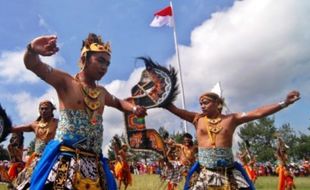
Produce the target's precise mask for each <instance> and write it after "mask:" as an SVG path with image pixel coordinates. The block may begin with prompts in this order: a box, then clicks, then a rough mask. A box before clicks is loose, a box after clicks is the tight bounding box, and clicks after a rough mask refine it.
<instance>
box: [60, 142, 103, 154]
mask: <svg viewBox="0 0 310 190" xmlns="http://www.w3.org/2000/svg"><path fill="white" fill-rule="evenodd" d="M60 151H61V152H71V153H75V154H77V155H79V154H80V155H83V156H90V157H97V154H95V153H92V152H87V151H84V150H80V149H77V148H76V149H74V148H71V147H68V146H64V145H61V146H60Z"/></svg>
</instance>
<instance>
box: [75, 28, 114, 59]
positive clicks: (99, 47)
mask: <svg viewBox="0 0 310 190" xmlns="http://www.w3.org/2000/svg"><path fill="white" fill-rule="evenodd" d="M89 51H92V52H106V53H108V54H109V55H111V53H112V50H111V46H110V43H109V42H106V43H104V42H103V41H102V38H101V36H97V35H96V34H92V33H90V34H89V35H88V38H87V39H86V40H85V41H83V47H82V51H81V56H85V55H86V52H89Z"/></svg>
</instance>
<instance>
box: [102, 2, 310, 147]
mask: <svg viewBox="0 0 310 190" xmlns="http://www.w3.org/2000/svg"><path fill="white" fill-rule="evenodd" d="M308 10H310V1H306V0H304V1H291V0H281V1H274V0H260V1H258V0H247V1H242V2H236V3H235V4H234V6H233V7H232V8H230V9H229V10H226V11H224V12H217V13H214V14H213V15H212V17H211V19H209V20H207V21H205V22H204V23H202V24H201V25H200V26H198V27H197V28H195V29H194V30H193V32H192V34H191V45H190V47H186V46H180V57H181V64H182V71H183V79H184V86H185V96H186V102H187V107H188V108H194V109H196V110H197V111H198V109H199V107H198V106H199V105H198V97H199V95H200V94H202V93H203V92H205V91H209V90H211V88H212V87H213V85H214V84H215V83H216V82H218V81H221V83H222V86H223V90H224V92H223V95H224V96H225V98H226V100H227V101H228V104H229V107H230V108H231V109H232V110H233V111H236V110H237V111H246V110H248V109H249V107H251V108H253V105H254V106H257V105H259V104H265V103H268V100H270V101H277V100H279V99H275V98H279V97H278V96H280V97H281V98H283V97H284V96H285V95H286V94H285V93H286V92H288V91H289V90H291V89H292V88H293V87H294V86H298V88H299V90H300V91H308V92H309V85H308V84H309V82H310V81H309V78H308V79H307V78H306V77H304V78H303V80H298V78H300V77H302V76H306V75H307V72H308V71H309V70H310V47H309V46H310V45H309V44H310V33H309V31H310V23H309V22H307V21H306V20H307V19H306V18H307V15H308ZM168 63H170V64H172V65H174V66H175V67H176V57H175V56H174V57H172V58H171V59H170V60H169V61H168ZM139 71H141V70H139ZM139 77H140V73H139V72H138V71H137V70H136V71H135V72H134V74H132V75H131V77H130V79H129V80H128V81H114V82H112V83H111V84H109V85H107V89H108V90H110V91H111V92H113V94H116V95H118V96H119V97H127V96H128V94H127V93H128V92H129V90H130V88H131V87H132V86H133V84H135V82H133V81H134V80H133V79H135V81H137V80H138V78H139ZM304 79H305V80H304ZM129 84H130V85H129ZM306 96H308V95H306ZM253 100H256V101H255V102H253ZM251 101H252V102H251ZM177 104H178V105H180V96H179V97H178V100H177ZM150 112H151V114H149V117H147V118H146V119H147V120H146V123H147V125H148V127H153V128H158V127H160V126H166V127H168V128H170V129H172V130H179V129H180V127H179V126H180V123H181V121H180V120H179V119H178V118H176V117H173V116H171V114H167V111H163V110H161V109H155V110H153V111H150ZM122 117H123V116H122V114H116V113H114V112H109V111H108V110H107V112H106V115H105V120H104V121H105V122H106V123H107V124H106V125H105V126H106V128H105V135H107V136H108V138H107V139H111V137H112V136H113V135H114V134H115V133H118V134H120V133H121V132H123V131H124V130H123V126H124V123H123V119H122ZM188 128H189V129H192V126H188ZM234 139H235V140H238V139H239V138H238V136H237V133H235V135H234ZM234 147H235V148H234V149H236V144H234Z"/></svg>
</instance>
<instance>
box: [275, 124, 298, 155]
mask: <svg viewBox="0 0 310 190" xmlns="http://www.w3.org/2000/svg"><path fill="white" fill-rule="evenodd" d="M277 134H278V135H280V136H281V137H282V139H283V140H284V142H285V144H286V145H288V146H289V149H288V150H287V154H288V158H289V159H291V160H298V156H297V155H298V154H297V151H298V150H297V146H298V143H297V141H298V138H297V135H296V132H295V131H294V129H293V128H291V126H290V124H289V123H286V124H283V125H282V126H281V127H280V128H279V129H278V130H277Z"/></svg>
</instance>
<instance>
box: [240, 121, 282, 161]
mask: <svg viewBox="0 0 310 190" xmlns="http://www.w3.org/2000/svg"><path fill="white" fill-rule="evenodd" d="M276 131H277V129H276V127H275V125H274V117H265V118H261V119H258V120H255V121H253V122H249V123H246V124H244V126H243V127H241V128H240V131H239V133H238V135H239V136H240V138H241V139H242V140H243V141H248V142H249V144H250V147H249V150H250V152H252V154H253V155H255V156H256V159H257V161H259V162H265V161H275V159H276V158H275V156H274V148H273V146H272V145H273V142H274V134H275V132H276ZM238 144H239V147H242V146H243V144H242V143H240V142H239V143H238Z"/></svg>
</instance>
